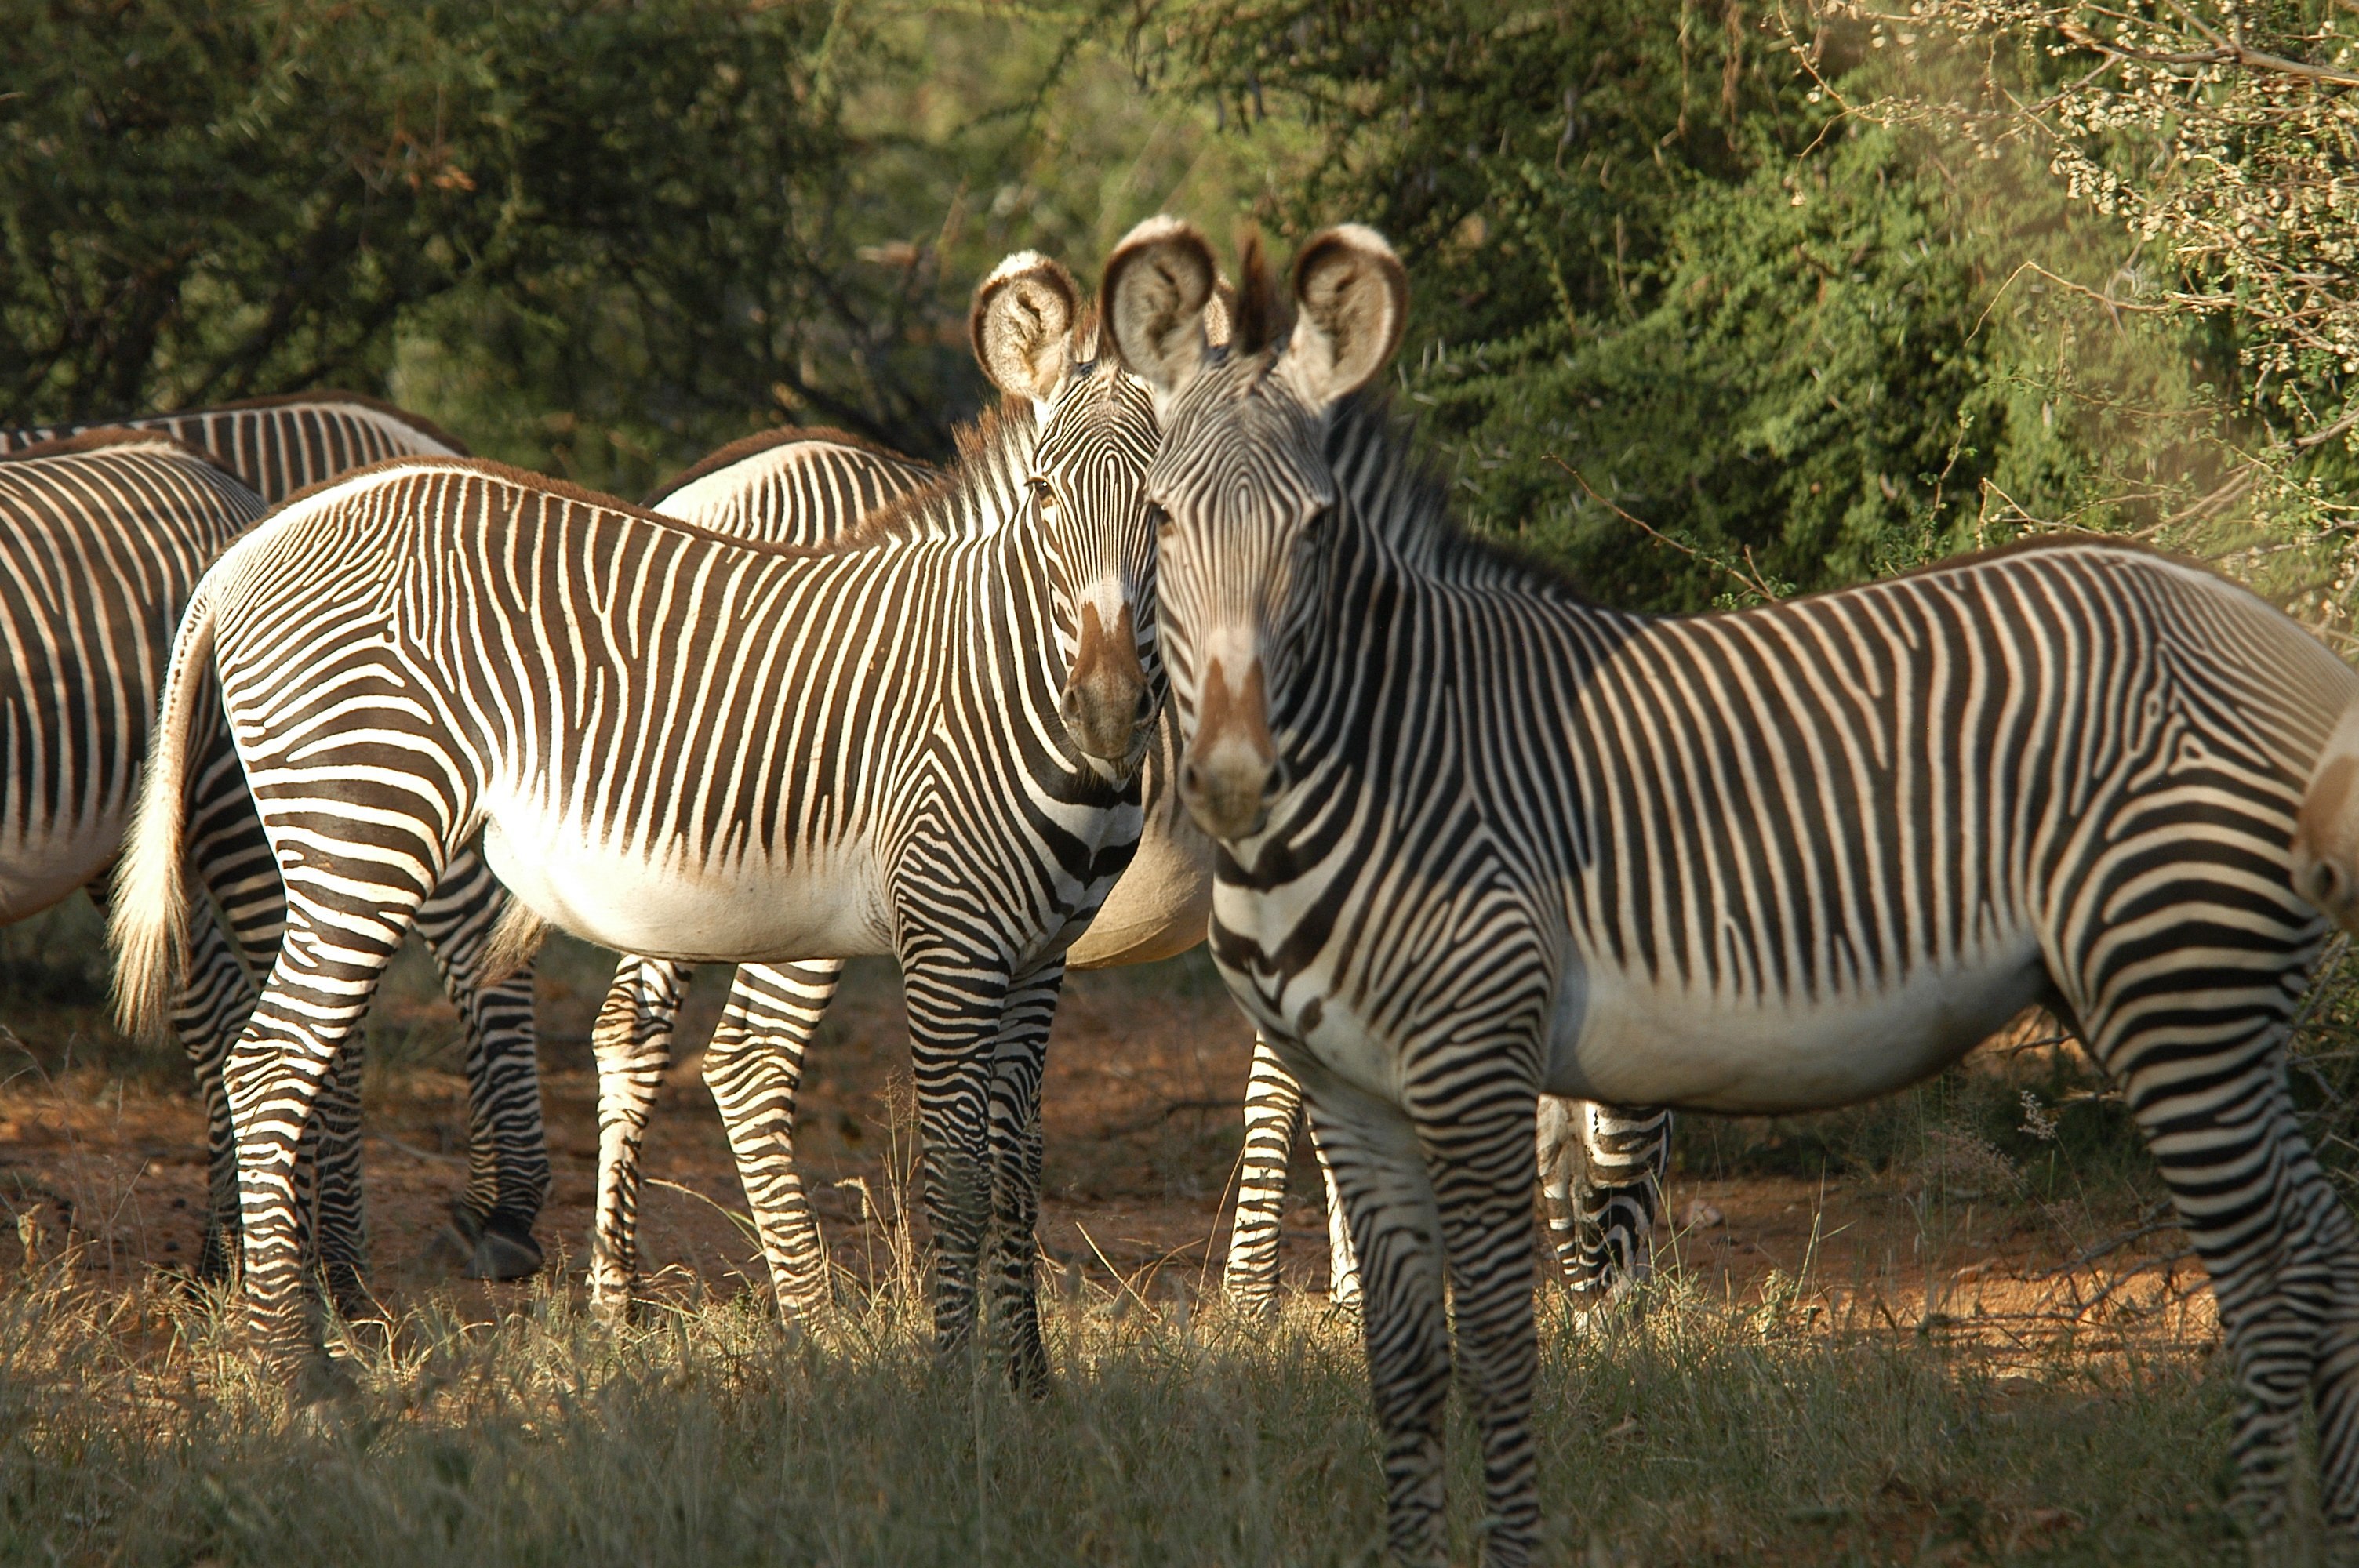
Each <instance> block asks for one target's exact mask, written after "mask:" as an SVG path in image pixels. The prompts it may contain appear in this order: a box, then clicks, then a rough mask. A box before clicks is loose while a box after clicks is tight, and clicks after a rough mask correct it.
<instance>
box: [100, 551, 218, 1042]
mask: <svg viewBox="0 0 2359 1568" xmlns="http://www.w3.org/2000/svg"><path fill="white" fill-rule="evenodd" d="M207 586H208V583H207V582H206V581H200V582H199V583H198V584H197V591H196V594H195V596H194V597H193V598H191V599H190V601H189V608H188V611H187V612H186V613H184V614H183V615H182V616H181V617H180V630H179V635H178V636H177V637H176V638H174V640H173V644H172V662H171V664H170V665H169V666H168V668H167V670H166V671H165V676H164V696H163V701H162V703H161V705H160V707H159V709H158V713H157V718H156V731H155V733H154V735H152V736H151V737H150V738H149V740H148V743H147V770H146V773H144V775H143V776H142V778H141V780H140V786H139V804H138V809H137V811H136V814H135V815H134V816H133V817H132V821H131V832H130V834H129V836H128V837H127V838H125V841H124V849H123V859H122V861H121V863H120V864H119V865H117V866H116V868H115V872H114V898H113V900H112V903H113V910H112V912H111V913H110V914H109V916H108V919H107V941H108V944H109V945H110V946H113V948H114V1020H115V1023H116V1026H117V1027H119V1028H120V1029H121V1030H122V1031H123V1033H125V1034H127V1035H130V1036H132V1037H133V1038H135V1039H136V1038H141V1037H146V1038H151V1039H160V1038H162V1037H163V1036H165V1035H166V1034H167V1033H169V1031H170V1028H171V1022H172V1002H173V999H174V998H175V997H176V996H177V995H178V994H179V989H180V987H181V985H182V983H183V982H184V980H185V979H186V978H187V975H188V968H189V895H188V865H187V846H186V843H185V842H184V839H185V835H186V822H185V819H184V818H185V811H186V802H187V795H188V773H189V751H190V737H191V734H192V733H193V731H194V730H195V722H196V719H197V717H198V710H197V703H198V699H199V697H201V695H202V694H203V693H204V692H206V691H207V690H208V689H210V688H209V685H208V683H207V682H206V680H205V678H204V676H205V674H206V666H207V665H209V664H210V663H211V661H212V651H213V605H212V597H211V595H210V594H209V593H208V592H207V591H206V589H207Z"/></svg>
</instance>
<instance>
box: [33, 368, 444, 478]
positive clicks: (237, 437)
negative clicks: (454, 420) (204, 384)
mask: <svg viewBox="0 0 2359 1568" xmlns="http://www.w3.org/2000/svg"><path fill="white" fill-rule="evenodd" d="M105 427H122V428H126V429H136V430H161V431H163V432H165V433H166V434H167V435H171V436H177V437H178V438H180V439H181V440H183V441H186V442H187V443H188V444H189V445H190V446H191V447H194V448H196V449H197V450H199V451H201V452H203V453H204V454H206V455H207V456H208V457H211V458H212V460H214V461H215V462H218V463H220V464H221V465H222V466H223V468H225V469H227V470H229V471H230V472H232V473H234V474H235V475H237V477H238V478H239V479H240V480H241V481H244V482H245V486H246V488H248V489H249V490H252V491H253V492H255V494H257V495H259V496H261V497H262V499H263V500H265V501H266V502H268V503H271V504H272V505H273V506H276V505H277V504H278V503H280V502H282V501H284V500H286V499H287V498H288V496H290V495H292V494H294V493H295V492H297V491H299V490H308V489H310V487H311V486H312V485H315V484H323V483H325V482H326V481H329V480H332V479H335V478H338V477H340V476H341V475H343V474H347V473H350V472H351V471H352V470H354V469H357V468H365V467H366V466H367V465H369V464H370V463H374V462H380V461H382V460H385V459H386V458H402V457H444V458H463V457H465V456H466V455H467V449H466V448H465V447H464V446H462V445H461V444H460V442H459V440H458V438H456V437H453V436H451V435H449V434H446V433H445V432H444V431H442V430H440V429H439V428H437V427H435V425H434V424H433V422H432V421H430V420H428V419H422V418H420V417H419V416H417V415H415V414H411V413H409V412H408V411H407V410H404V409H400V408H396V407H395V406H393V405H391V404H389V403H380V402H378V401H377V400H376V399H375V398H374V397H364V396H362V395H360V394H359V393H357V392H295V393H288V394H287V395H283V396H279V397H256V398H251V399H248V400H247V401H245V402H243V403H224V404H222V405H220V406H217V407H212V408H189V409H183V410H181V411H180V412H179V413H176V414H140V415H135V416H126V417H123V418H118V419H98V420H92V421H89V422H87V423H83V424H79V425H75V424H66V425H43V426H37V427H32V428H29V429H24V430H0V456H5V455H6V454H8V453H10V452H13V451H16V450H18V449H22V448H25V447H29V446H33V445H35V444H37V443H38V442H43V441H50V440H56V439H59V438H63V437H68V436H75V435H79V434H81V433H82V432H83V431H85V430H96V429H101V428H105Z"/></svg>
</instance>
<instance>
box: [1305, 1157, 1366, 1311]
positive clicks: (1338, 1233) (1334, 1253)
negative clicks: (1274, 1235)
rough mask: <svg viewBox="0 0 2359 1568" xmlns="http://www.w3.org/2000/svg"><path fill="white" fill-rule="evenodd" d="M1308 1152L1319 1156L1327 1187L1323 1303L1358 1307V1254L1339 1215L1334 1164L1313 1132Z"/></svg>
mask: <svg viewBox="0 0 2359 1568" xmlns="http://www.w3.org/2000/svg"><path fill="white" fill-rule="evenodd" d="M1310 1151H1311V1152H1312V1153H1314V1154H1316V1155H1318V1156H1319V1178H1320V1181H1321V1184H1322V1185H1324V1186H1325V1188H1326V1190H1327V1304H1328V1305H1330V1306H1332V1307H1334V1308H1336V1309H1338V1310H1340V1311H1343V1312H1357V1311H1359V1310H1360V1255H1359V1253H1358V1252H1357V1251H1356V1250H1355V1249H1353V1246H1352V1225H1351V1221H1350V1220H1349V1219H1347V1218H1346V1217H1344V1214H1343V1195H1342V1194H1340V1193H1338V1192H1337V1191H1336V1190H1335V1166H1334V1163H1333V1162H1332V1161H1330V1160H1329V1159H1328V1158H1327V1146H1326V1145H1325V1144H1323V1143H1321V1142H1320V1141H1319V1138H1318V1135H1317V1134H1316V1133H1313V1134H1312V1135H1311V1139H1310Z"/></svg>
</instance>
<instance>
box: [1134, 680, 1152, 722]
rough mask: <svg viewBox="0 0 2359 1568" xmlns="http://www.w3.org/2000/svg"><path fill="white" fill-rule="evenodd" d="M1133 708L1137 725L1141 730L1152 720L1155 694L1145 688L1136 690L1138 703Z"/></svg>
mask: <svg viewBox="0 0 2359 1568" xmlns="http://www.w3.org/2000/svg"><path fill="white" fill-rule="evenodd" d="M1135 706H1136V710H1137V715H1138V723H1139V725H1140V727H1141V728H1144V727H1145V726H1146V725H1147V724H1149V723H1151V722H1152V721H1153V720H1154V718H1155V694H1154V693H1153V692H1151V691H1149V690H1147V688H1146V687H1139V688H1138V701H1137V703H1136V705H1135Z"/></svg>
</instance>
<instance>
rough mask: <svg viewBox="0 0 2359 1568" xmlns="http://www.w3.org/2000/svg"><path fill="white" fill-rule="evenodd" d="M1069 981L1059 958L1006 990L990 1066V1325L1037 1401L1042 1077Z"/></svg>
mask: <svg viewBox="0 0 2359 1568" xmlns="http://www.w3.org/2000/svg"><path fill="white" fill-rule="evenodd" d="M1064 983H1065V961H1064V959H1063V958H1061V957H1060V958H1057V959H1055V960H1053V961H1052V962H1050V963H1049V964H1048V965H1047V966H1046V967H1044V968H1042V969H1040V970H1039V971H1038V973H1036V974H1034V975H1033V976H1032V977H1031V978H1030V979H1027V980H1025V981H1023V982H1021V983H1020V984H1018V985H1016V987H1014V988H1013V989H1011V990H1010V991H1009V992H1008V997H1007V1006H1006V1011H1005V1012H1004V1014H1003V1015H1002V1018H1001V1022H1000V1026H999V1038H998V1041H997V1044H996V1046H995V1050H994V1054H993V1060H992V1077H991V1150H992V1182H991V1209H992V1230H993V1235H994V1238H995V1248H994V1254H993V1256H994V1260H995V1268H994V1270H993V1273H992V1303H991V1312H992V1321H993V1324H994V1327H995V1333H996V1334H997V1336H998V1337H999V1340H1000V1343H1001V1344H1002V1345H1003V1346H1005V1347H1006V1353H1007V1380H1008V1382H1009V1384H1010V1386H1012V1387H1014V1388H1015V1389H1016V1390H1018V1391H1019V1392H1023V1393H1027V1394H1036V1395H1038V1394H1045V1393H1047V1392H1048V1390H1049V1350H1048V1346H1046V1345H1045V1344H1043V1343H1042V1341H1041V1338H1040V1299H1039V1291H1038V1264H1039V1258H1040V1242H1039V1231H1040V1078H1041V1075H1042V1074H1043V1073H1044V1072H1046V1071H1047V1068H1048V1062H1049V1028H1050V1026H1051V1025H1053V1024H1054V1023H1055V1022H1056V1021H1057V998H1058V996H1059V994H1060V992H1061V991H1062V989H1063V987H1064Z"/></svg>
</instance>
